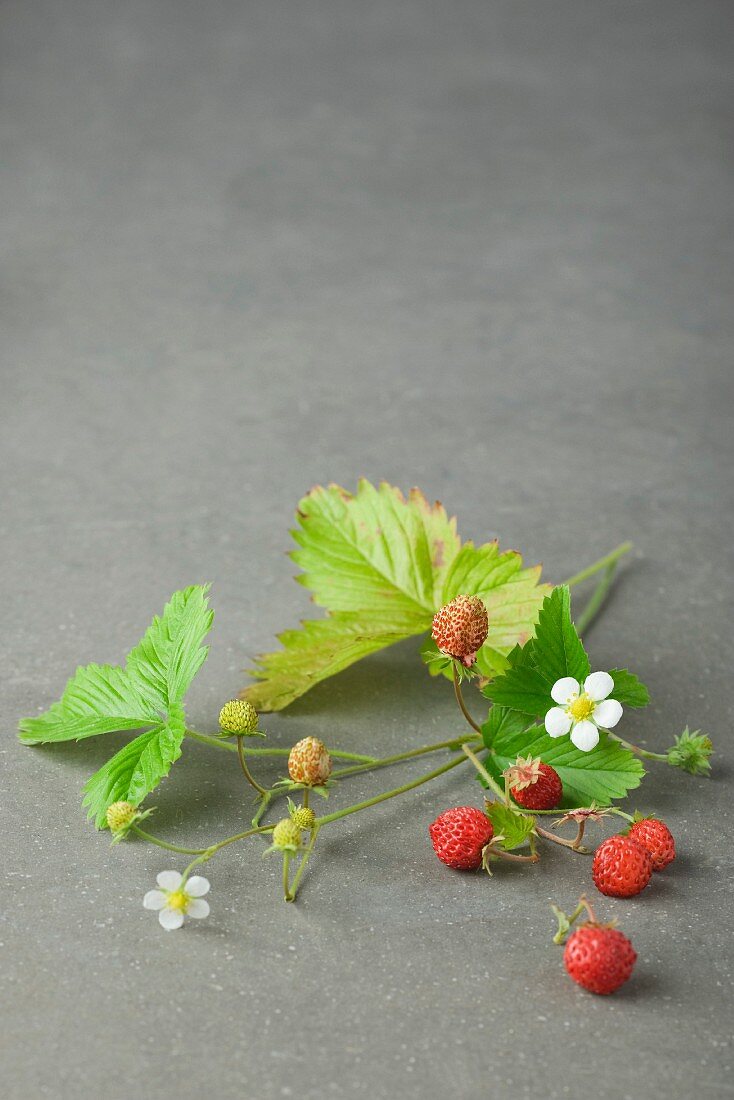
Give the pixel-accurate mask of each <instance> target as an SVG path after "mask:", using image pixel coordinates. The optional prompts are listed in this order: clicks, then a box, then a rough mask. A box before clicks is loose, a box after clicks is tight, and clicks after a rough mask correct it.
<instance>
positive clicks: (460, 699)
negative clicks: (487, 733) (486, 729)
mask: <svg viewBox="0 0 734 1100" xmlns="http://www.w3.org/2000/svg"><path fill="white" fill-rule="evenodd" d="M451 668H452V671H453V674H454V695H455V696H456V702H457V703H458V704H459V710H460V711H461V713H462V714H463V715H464V717H465V718H466V720H467V722H468V723H469V725H470V726H471V728H472V729H473V730H475V731H476V732H477V733H479V734H481V732H482V727H481V726H478V725H477V723H476V722H475V721H474V719H473V718H472V716H471V714H470V713H469V711H468V710H467V707H466V703H465V702H464V696H463V694H462V691H461V684H460V682H459V674H458V672H457V671H456V661H454V662H453V663H452V666H451Z"/></svg>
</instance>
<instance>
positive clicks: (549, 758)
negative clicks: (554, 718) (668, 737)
mask: <svg viewBox="0 0 734 1100" xmlns="http://www.w3.org/2000/svg"><path fill="white" fill-rule="evenodd" d="M520 755H522V756H526V757H527V756H532V757H536V758H537V757H540V759H541V760H543V761H544V762H545V763H546V764H550V765H551V766H552V767H553V768H555V770H556V771H557V772H558V774H559V776H560V778H561V782H562V784H563V800H562V803H561V805H562V806H563V807H564V808H565V809H571V808H575V807H577V806H589V805H590V804H591V802H597V803H598V804H599V805H600V806H608V805H609V804H610V802H612V800H613V799H615V798H624V797H625V796H626V794H627V792H628V791H631V790H634V789H635V787H639V785H640V782H641V780H642V777H643V775H644V774H645V769H644V768H643V766H642V764H641V763H640V761H639V759H638V758H637V757H636V756H634V755H633V754H632V753H631V752H630V751H629V749H626V748H624V746H623V745H620V744H619V742H618V741H615V740H614V739H613V738H611V737H609V735H608V734H606V733H602V734H601V738H600V741H599V744H598V745H597V747H596V748H595V749H592V751H591V752H581V751H580V750H579V749H577V748H575V747H574V746H573V745H572V743H571V741H570V740H569V738H568V737H558V738H553V737H549V736H548V734H547V733H546V732H545V730H544V729H543V728H542V727H540V726H535V727H533V728H531V729H528V730H526V731H524V732H521V733H517V732H513V731H508V732H507V734H500V735H498V736H495V737H494V739H493V741H492V747H491V750H490V752H489V753H488V754H487V756H486V757H485V759H484V764H485V767H486V768H487V770H488V771H489V773H490V775H492V777H493V778H494V779H496V780H497V781H498V782H499V783H502V781H503V780H502V773H503V771H504V770H505V768H508V767H509V766H510V765H511V764H514V763H515V761H516V760H517V757H518V756H520Z"/></svg>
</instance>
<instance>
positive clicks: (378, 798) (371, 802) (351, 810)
mask: <svg viewBox="0 0 734 1100" xmlns="http://www.w3.org/2000/svg"><path fill="white" fill-rule="evenodd" d="M465 760H466V757H464V756H455V757H454V758H453V760H449V761H448V763H447V764H442V765H441V767H440V768H435V769H434V770H433V771H432V772H428V774H427V775H423V776H421V777H420V779H413V780H412V781H411V782H410V783H403V785H402V786H401V787H395V788H394V789H393V790H391V791H385V792H384V793H383V794H378V795H375V797H374V798H367V799H365V801H364V802H357V803H355V804H354V805H353V806H346V807H345V808H344V809H343V810H336V811H335V812H334V813H333V814H326V816H325V817H317V818H316V824H317V826H318V827H319V828H321V826H322V825H328V823H329V822H330V821H338V820H339V819H340V818H342V817H346V816H347V815H348V814H356V813H357V812H358V811H359V810H366V809H368V808H369V807H370V806H377V804H378V803H379V802H385V801H386V800H387V799H388V798H395V796H396V795H399V794H405V793H406V791H412V790H413V789H414V788H415V787H420V786H421V785H422V784H423V783H429V782H430V781H431V780H432V779H437V778H438V776H439V775H443V774H444V772H447V771H450V770H451V768H455V767H456V765H457V764H463V763H465Z"/></svg>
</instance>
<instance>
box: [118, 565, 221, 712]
mask: <svg viewBox="0 0 734 1100" xmlns="http://www.w3.org/2000/svg"><path fill="white" fill-rule="evenodd" d="M208 591H209V585H192V586H191V587H190V588H184V589H183V590H182V591H181V592H174V594H173V595H172V596H171V599H170V600H169V602H168V603H167V604H166V606H165V608H164V610H163V614H162V615H161V616H160V617H159V616H158V615H156V616H155V618H154V619H153V622H152V623H151V624H150V626H149V627H148V629H147V630H146V632H145V634H144V636H143V638H142V639H141V641H140V642H139V643H138V645H136V646H135V648H134V649H133V650H132V651H131V652H130V653H129V654H128V658H127V672H128V674H129V675H130V676H131V677H133V678H134V679H135V680H137V681H138V682H139V683H140V686H141V688H142V690H143V692H144V693H145V694H146V696H147V697H148V698H150V699H157V700H158V701H159V703H160V705H161V706H162V707H163V708H168V707H169V706H170V705H171V704H173V703H180V702H181V700H182V699H183V697H184V695H185V694H186V691H187V690H188V687H189V684H190V683H191V681H192V680H193V678H194V676H196V673H197V672H198V671H199V669H200V668H201V666H202V665H203V663H204V661H205V660H206V656H207V653H208V652H209V647H208V646H204V645H202V642H203V640H204V638H205V637H206V636H207V634H208V633H209V631H210V630H211V625H212V621H213V619H214V612H213V611H210V610H209V607H208V601H207V593H208Z"/></svg>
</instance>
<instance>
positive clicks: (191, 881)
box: [143, 871, 209, 932]
mask: <svg viewBox="0 0 734 1100" xmlns="http://www.w3.org/2000/svg"><path fill="white" fill-rule="evenodd" d="M156 882H157V883H158V885H159V886H160V890H149V891H148V893H147V894H146V895H145V897H144V898H143V905H144V907H145V908H146V909H154V910H156V911H157V912H158V920H159V921H160V922H161V924H162V926H163V927H164V928H165V929H166V931H167V932H171V931H173V929H174V928H180V927H181V925H182V924H183V922H184V917H196V919H197V920H199V919H200V918H202V917H208V916H209V902H208V901H204V894H208V893H209V880H208V879H206V878H204V876H203V875H194V876H193V877H192V878H187V879H186V881H185V882H184V877H183V875H182V874H180V873H179V872H178V871H161V873H160V874H159V875H158V876H157V877H156Z"/></svg>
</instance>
